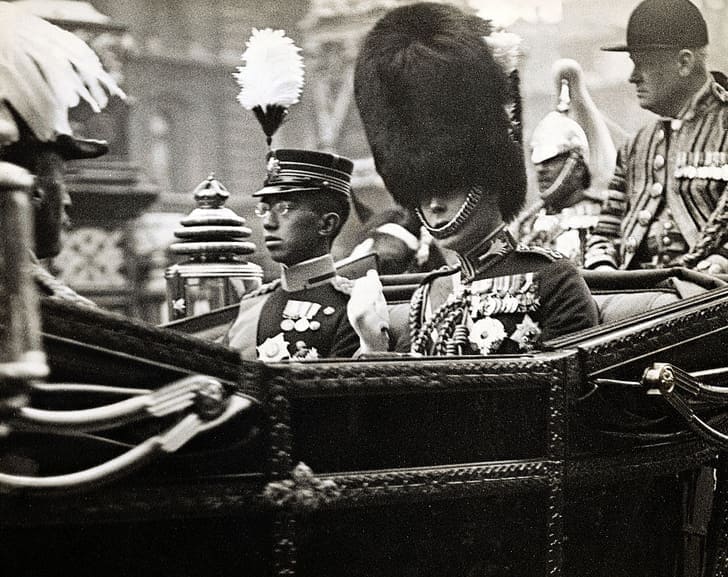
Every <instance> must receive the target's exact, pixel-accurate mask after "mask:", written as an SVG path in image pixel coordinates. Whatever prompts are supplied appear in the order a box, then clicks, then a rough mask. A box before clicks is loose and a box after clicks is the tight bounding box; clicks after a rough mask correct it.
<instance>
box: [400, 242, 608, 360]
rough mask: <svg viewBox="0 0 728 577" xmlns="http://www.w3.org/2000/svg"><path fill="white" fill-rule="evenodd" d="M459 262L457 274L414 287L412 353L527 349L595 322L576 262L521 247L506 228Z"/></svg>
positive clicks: (596, 318) (593, 310)
mask: <svg viewBox="0 0 728 577" xmlns="http://www.w3.org/2000/svg"><path fill="white" fill-rule="evenodd" d="M460 262H461V269H460V274H459V275H453V274H447V276H442V275H438V276H434V277H433V278H432V280H430V281H429V282H426V283H424V284H423V285H421V286H420V287H419V288H418V289H417V291H416V292H415V295H414V296H413V298H412V301H411V315H410V319H411V323H412V326H411V327H410V334H411V335H412V342H411V343H410V348H411V351H412V352H415V353H420V354H427V355H452V354H483V355H487V354H494V353H524V352H529V351H532V350H534V349H538V348H539V347H540V345H541V343H542V342H543V341H545V340H549V339H552V338H554V337H558V336H560V335H563V334H567V333H570V332H574V331H578V330H581V329H585V328H588V327H591V326H594V325H596V324H597V322H598V315H597V308H596V304H595V302H594V300H593V298H592V296H591V294H590V293H589V289H588V288H587V286H586V284H585V283H584V280H583V279H582V278H581V277H580V276H579V275H578V273H577V271H576V270H575V267H574V265H573V264H572V263H571V262H570V261H569V260H568V259H566V258H564V257H563V256H562V255H560V254H559V253H556V252H554V251H551V250H547V249H543V248H538V247H527V246H525V245H518V246H517V245H516V244H515V242H514V241H513V237H512V236H511V235H510V233H508V232H507V230H505V229H501V230H500V231H499V232H498V233H497V234H496V235H495V236H494V238H493V240H492V241H491V242H489V243H488V245H487V247H484V249H483V250H481V251H478V252H476V253H475V255H472V254H471V255H466V256H461V257H460ZM453 272H454V271H453Z"/></svg>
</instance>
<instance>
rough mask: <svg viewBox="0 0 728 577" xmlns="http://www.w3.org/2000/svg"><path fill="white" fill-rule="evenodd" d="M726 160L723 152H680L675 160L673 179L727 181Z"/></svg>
mask: <svg viewBox="0 0 728 577" xmlns="http://www.w3.org/2000/svg"><path fill="white" fill-rule="evenodd" d="M727 160H728V155H726V153H725V152H711V151H708V152H701V153H694V152H681V153H679V154H678V156H677V159H676V165H677V168H676V169H675V178H688V179H693V178H703V179H706V180H723V181H728V162H726V161H727Z"/></svg>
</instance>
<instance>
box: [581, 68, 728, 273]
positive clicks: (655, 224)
mask: <svg viewBox="0 0 728 577" xmlns="http://www.w3.org/2000/svg"><path fill="white" fill-rule="evenodd" d="M727 134H728V94H727V93H726V90H725V89H724V88H723V87H722V86H721V85H720V84H718V83H717V82H715V81H714V80H711V81H709V82H708V83H706V85H705V86H704V87H703V89H702V90H700V91H699V92H698V93H697V94H696V95H695V97H694V98H693V99H692V101H691V102H690V103H689V104H688V105H687V106H686V107H685V108H684V110H683V111H682V113H681V114H679V116H678V118H676V119H672V120H669V119H668V120H657V121H655V122H654V123H652V124H651V125H649V126H646V127H644V128H642V129H641V130H640V131H639V132H638V133H637V135H636V136H635V138H634V139H633V140H632V141H631V142H629V143H628V144H627V145H626V146H625V148H624V149H623V150H622V151H621V152H620V154H619V157H618V160H617V168H616V171H615V177H614V179H613V181H612V183H611V184H610V189H611V190H610V194H609V198H608V199H607V201H606V202H605V205H604V207H603V209H602V216H601V218H600V220H599V224H598V226H597V230H596V234H595V235H594V236H593V237H592V238H591V240H590V242H589V247H588V251H587V258H586V262H585V265H586V266H587V267H588V268H595V267H596V266H598V265H600V264H607V265H610V266H614V267H617V266H618V267H619V268H622V269H635V268H656V267H664V266H675V265H686V266H694V265H696V264H697V263H698V262H699V261H701V260H703V259H704V258H705V257H707V256H709V255H712V254H718V255H721V256H724V257H728V242H727V241H728V227H726V226H725V221H726V219H728V206H726V204H727V202H728V199H727V198H726V195H728V191H726V183H727V182H728V155H727V153H728V138H726V135H727Z"/></svg>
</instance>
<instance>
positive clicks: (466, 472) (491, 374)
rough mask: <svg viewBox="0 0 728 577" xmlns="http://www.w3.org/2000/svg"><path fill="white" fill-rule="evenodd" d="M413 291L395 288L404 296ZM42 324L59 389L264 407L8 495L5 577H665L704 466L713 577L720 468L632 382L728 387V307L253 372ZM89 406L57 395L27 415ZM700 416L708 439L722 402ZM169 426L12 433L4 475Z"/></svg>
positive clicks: (170, 335) (2, 511) (62, 317)
mask: <svg viewBox="0 0 728 577" xmlns="http://www.w3.org/2000/svg"><path fill="white" fill-rule="evenodd" d="M623 276H624V275H623ZM410 280H411V279H410V278H409V277H400V278H395V279H389V281H390V282H389V283H385V284H388V285H389V287H390V288H388V289H387V290H388V291H390V293H391V294H395V293H396V292H397V291H399V292H400V293H402V292H404V293H406V292H407V290H408V289H407V288H406V287H407V286H408V283H409V281H410ZM620 282H621V281H620ZM630 282H631V281H630ZM620 290H621V288H620ZM640 290H642V289H639V290H638V291H637V292H640ZM42 311H43V327H44V345H45V349H46V351H47V353H48V355H49V362H50V367H51V377H50V379H49V381H50V382H77V383H103V384H104V385H106V386H109V387H113V388H115V389H123V388H129V389H135V388H139V387H151V388H155V387H159V386H163V385H164V384H165V383H168V382H170V381H173V380H175V379H180V378H184V377H186V376H188V375H191V374H205V375H210V376H212V377H215V378H217V379H219V380H220V382H222V383H223V385H224V386H225V388H226V391H227V392H228V394H230V395H241V396H245V397H247V398H250V399H254V400H255V402H254V403H253V405H252V406H251V408H250V410H248V411H246V412H244V413H243V414H242V415H240V416H238V417H236V418H235V419H233V420H232V421H230V422H228V423H226V424H225V425H224V426H221V427H218V428H216V429H213V430H211V431H209V432H208V433H206V434H205V435H203V436H202V438H200V439H196V440H195V441H194V442H193V443H191V444H190V445H189V446H187V447H185V448H184V449H181V450H180V451H179V452H177V453H174V454H171V455H168V456H165V457H164V458H162V459H159V460H158V461H155V462H154V463H151V464H148V465H146V466H144V467H142V468H140V469H139V470H138V471H136V472H134V473H131V474H129V475H126V476H125V477H124V478H122V479H115V480H112V481H110V482H108V483H105V484H103V485H101V486H98V487H91V488H86V489H83V490H80V489H75V490H69V491H64V490H55V491H52V492H51V494H49V495H47V494H39V495H36V494H34V492H28V491H23V490H15V491H11V492H8V494H5V495H2V496H0V525H2V530H1V531H0V535H2V540H3V541H4V544H3V547H2V548H1V550H2V553H1V554H0V555H2V557H3V558H2V559H1V560H0V563H2V565H3V566H4V567H7V568H8V569H9V570H10V574H13V575H41V574H43V575H49V574H55V573H58V574H61V573H64V572H65V571H66V570H67V569H68V568H72V570H73V571H74V572H75V573H76V574H81V575H85V574H89V575H90V574H98V573H104V574H113V575H116V574H119V575H125V574H134V575H140V574H150V575H151V574H159V572H160V571H165V572H174V573H178V574H183V575H198V574H215V575H227V574H234V573H235V574H239V573H244V574H247V575H317V576H328V575H331V576H333V575H341V574H348V575H366V576H370V575H372V576H373V575H463V576H466V575H468V576H469V575H556V574H565V575H587V574H593V575H600V574H603V575H606V574H617V573H615V568H616V565H615V564H616V563H631V562H633V557H628V556H625V557H624V559H622V560H619V561H617V560H616V557H614V556H613V555H616V552H618V551H623V550H624V547H625V542H629V543H630V546H634V545H635V544H637V545H638V547H637V550H639V551H640V552H641V553H642V555H643V558H642V560H643V561H644V559H650V562H649V563H648V564H647V565H646V567H647V569H646V570H645V573H644V574H651V573H650V571H653V572H654V573H655V574H658V573H659V572H660V571H661V570H663V569H664V567H665V566H666V565H665V563H673V562H674V559H675V556H680V555H682V552H683V550H684V549H685V547H683V545H684V543H683V536H682V533H681V532H680V526H679V525H680V524H681V521H680V520H679V519H677V518H676V517H675V515H678V517H679V512H680V509H681V507H683V505H684V498H683V496H682V493H681V491H682V490H683V489H681V487H684V486H683V485H679V484H678V481H679V479H681V478H684V477H685V475H686V474H688V475H689V474H692V473H691V472H694V471H696V470H698V469H699V468H700V467H702V466H705V465H709V466H710V467H717V470H718V474H719V475H718V479H719V482H718V491H717V493H716V497H717V499H716V507H714V510H713V514H714V517H713V519H712V520H710V519H707V518H703V519H702V521H701V522H703V524H705V525H706V527H708V529H709V530H708V537H707V538H706V539H702V540H701V541H700V543H701V544H700V545H699V547H700V548H701V551H702V553H701V559H702V560H703V561H701V563H704V566H705V567H707V566H710V567H711V570H713V571H714V572H715V574H720V573H719V571H720V559H722V556H724V555H725V554H726V550H725V547H726V543H725V542H724V541H725V537H724V535H723V533H724V532H725V528H724V527H723V526H722V524H721V523H720V520H721V519H722V517H724V516H725V515H724V513H725V504H724V503H723V501H722V499H723V496H722V491H723V486H722V481H723V478H722V461H721V458H720V451H719V449H718V448H716V446H715V445H714V444H712V443H709V442H707V441H706V440H705V439H704V438H702V437H701V436H700V435H697V434H694V433H693V432H691V431H690V430H689V428H688V427H687V425H686V423H685V421H684V420H683V419H681V418H680V417H679V415H677V414H676V413H675V411H674V410H672V408H671V407H670V406H669V405H668V403H666V402H665V400H664V399H663V398H661V397H660V396H659V395H649V394H647V392H646V389H645V387H644V386H639V383H640V379H641V377H642V374H643V372H644V371H645V369H647V368H649V367H650V366H651V365H652V364H653V363H655V362H661V363H673V364H674V365H675V366H677V367H680V368H682V369H684V370H685V371H690V372H692V373H697V374H700V375H701V376H702V378H703V380H704V381H706V382H707V383H709V384H712V385H713V386H715V387H716V388H719V387H720V386H721V385H722V384H723V383H724V382H725V372H724V371H721V369H722V368H724V367H726V366H728V347H726V344H727V341H728V323H726V320H727V319H728V288H716V289H713V290H709V291H706V292H703V293H701V294H699V295H696V296H694V297H691V298H688V299H684V300H679V301H676V302H674V303H672V304H669V305H667V306H664V307H660V308H658V309H656V310H652V311H646V312H644V313H642V314H640V315H637V316H630V317H628V318H626V319H623V320H620V321H616V322H611V323H606V324H603V325H601V326H599V327H597V328H595V329H590V330H587V331H583V332H581V333H576V334H574V335H570V336H568V337H564V338H562V339H559V340H558V341H553V342H551V343H546V347H545V349H546V350H544V351H543V352H538V353H533V354H528V355H513V356H492V357H458V358H448V359H437V358H420V359H414V358H401V357H396V358H375V359H363V360H357V361H333V360H329V361H326V360H321V361H313V362H306V363H288V364H285V363H281V364H269V365H265V364H262V363H255V362H245V361H241V360H239V359H238V358H237V355H236V354H235V353H234V352H233V351H231V350H229V349H227V348H225V347H222V346H220V345H216V344H214V343H212V342H208V341H204V340H201V339H199V338H197V337H194V336H190V335H186V334H183V333H182V332H181V331H180V330H172V329H169V328H160V327H152V326H149V325H146V324H144V323H141V322H138V321H132V320H129V319H125V318H122V317H120V316H117V315H114V314H111V313H107V312H103V311H99V310H94V309H87V308H79V307H76V306H73V305H69V304H65V303H62V302H56V301H53V300H48V301H46V302H44V303H43V306H42ZM99 395H100V396H101V397H103V394H101V393H99ZM92 396H93V395H89V394H87V393H79V394H69V393H68V391H67V390H66V391H61V392H59V391H52V390H47V391H45V392H42V393H39V394H37V395H36V396H35V397H34V398H33V402H34V403H38V404H40V405H43V406H46V407H48V408H53V409H67V408H71V407H78V406H79V405H81V406H88V405H92V404H93V403H95V402H99V399H98V398H97V399H93V398H90V397H92ZM709 409H710V410H709V411H708V413H706V414H708V417H709V420H710V423H711V424H713V425H715V426H716V427H717V428H720V426H721V424H722V422H723V413H724V411H723V410H722V408H721V405H720V403H718V404H717V405H715V404H714V405H712V406H711V407H710V408H709ZM708 417H706V418H708ZM159 427H161V425H160V424H157V423H155V424H153V425H149V424H147V423H137V424H132V425H127V426H124V427H120V428H119V429H118V430H113V431H111V432H105V433H102V434H98V435H76V436H60V437H59V436H52V437H51V438H50V439H49V438H43V437H38V436H34V435H32V434H30V435H27V434H19V435H16V434H10V435H9V436H8V437H7V438H6V439H4V440H3V449H4V458H5V459H6V461H7V459H8V458H15V459H16V460H17V459H18V458H19V459H20V462H21V463H25V464H26V465H27V464H28V463H30V464H31V468H32V469H33V474H37V475H49V474H50V475H54V474H63V473H64V472H65V471H67V470H69V469H83V468H85V467H89V466H91V465H92V464H93V463H95V462H98V461H99V460H104V459H109V458H112V457H113V456H114V454H115V452H118V451H120V450H121V449H122V448H124V447H127V446H133V445H134V444H135V443H138V442H140V441H141V440H142V439H144V438H146V437H147V436H149V435H150V434H152V433H153V432H155V431H156V430H157V429H158V428H159ZM646 503H647V505H649V506H647V508H646V509H644V507H645V506H646V505H645V504H646ZM647 509H648V510H649V511H648V512H647V513H645V517H644V520H648V521H645V522H642V523H640V524H638V525H629V524H625V519H627V518H632V517H634V516H635V515H637V514H639V515H642V512H643V510H647ZM638 511H639V513H637V512H638ZM665 512H669V513H670V514H664V515H662V514H661V513H665ZM673 513H675V515H673ZM666 543H669V544H670V547H671V549H670V552H669V553H665V554H663V555H660V554H656V555H657V556H656V557H654V558H650V552H652V551H655V552H659V551H663V550H664V547H665V544H666ZM663 552H664V551H663ZM610 556H611V557H610Z"/></svg>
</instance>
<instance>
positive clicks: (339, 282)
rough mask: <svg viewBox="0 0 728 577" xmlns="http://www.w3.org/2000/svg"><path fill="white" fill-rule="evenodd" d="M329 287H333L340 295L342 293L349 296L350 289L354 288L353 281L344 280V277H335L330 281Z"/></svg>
mask: <svg viewBox="0 0 728 577" xmlns="http://www.w3.org/2000/svg"><path fill="white" fill-rule="evenodd" d="M331 286H332V287H334V288H335V289H336V290H337V291H339V292H340V293H344V294H345V295H347V296H349V295H350V294H351V289H352V287H353V286H354V281H353V280H350V279H348V278H346V277H345V276H340V275H338V274H337V275H336V276H335V277H334V278H332V279H331Z"/></svg>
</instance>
